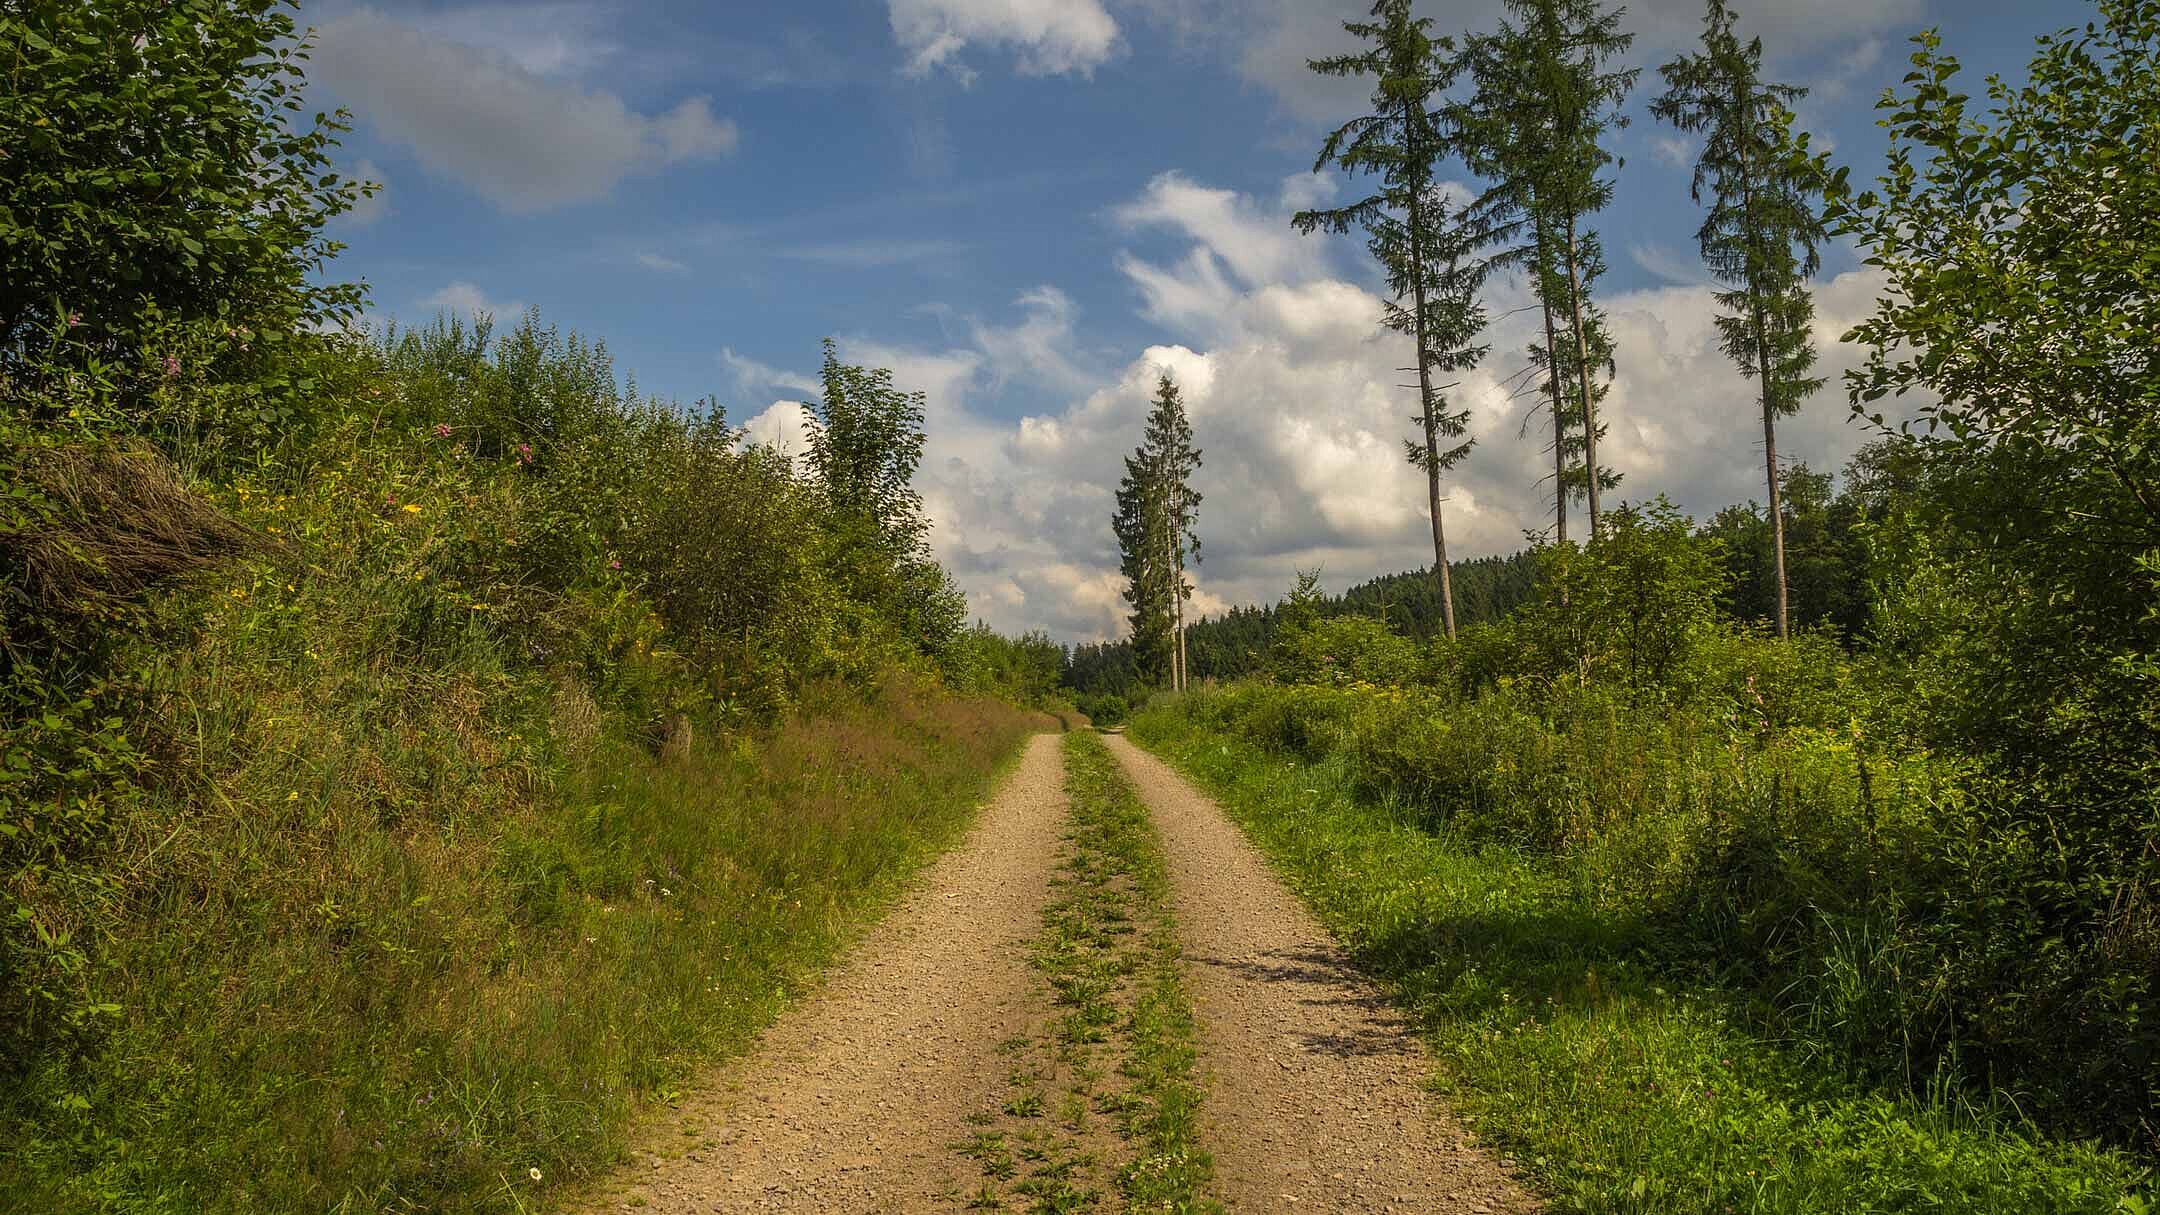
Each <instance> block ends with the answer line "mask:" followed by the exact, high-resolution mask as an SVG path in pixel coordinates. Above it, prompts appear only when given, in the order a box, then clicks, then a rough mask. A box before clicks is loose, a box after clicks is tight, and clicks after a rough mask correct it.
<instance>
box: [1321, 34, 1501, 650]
mask: <svg viewBox="0 0 2160 1215" xmlns="http://www.w3.org/2000/svg"><path fill="white" fill-rule="evenodd" d="M1372 15H1373V18H1374V20H1372V21H1370V22H1358V21H1349V22H1344V23H1343V28H1344V29H1345V30H1348V31H1349V32H1350V33H1352V34H1355V35H1357V36H1358V37H1360V38H1363V39H1365V40H1366V41H1368V42H1370V43H1371V44H1372V46H1371V47H1370V49H1368V50H1365V51H1362V52H1359V53H1357V54H1352V55H1339V56H1336V57H1334V58H1330V59H1316V60H1312V61H1310V66H1311V67H1312V70H1313V71H1315V72H1318V73H1320V74H1321V75H1324V76H1371V77H1373V80H1374V84H1373V94H1372V110H1373V112H1372V113H1370V114H1367V115H1364V116H1362V117H1359V118H1354V119H1352V120H1351V121H1349V122H1347V123H1345V124H1344V125H1343V126H1342V127H1340V128H1339V129H1337V130H1336V131H1335V132H1334V133H1333V134H1331V135H1329V136H1328V138H1327V142H1326V143H1325V144H1324V145H1322V147H1321V150H1320V156H1319V158H1318V159H1317V160H1316V161H1315V162H1314V163H1313V171H1314V172H1316V173H1317V172H1319V171H1320V170H1322V169H1324V168H1326V167H1328V166H1329V165H1335V166H1338V167H1340V168H1341V169H1343V170H1344V171H1345V172H1348V173H1370V174H1373V175H1375V176H1377V177H1378V178H1379V179H1380V188H1379V190H1378V191H1377V192H1376V193H1374V194H1372V195H1369V196H1368V197H1366V198H1363V199H1360V200H1358V201H1357V202H1354V203H1351V204H1350V205H1348V206H1345V207H1337V208H1334V209H1332V210H1321V211H1303V212H1300V213H1298V215H1297V216H1295V217H1294V219H1293V221H1292V222H1293V223H1295V224H1296V225H1297V228H1298V230H1299V231H1301V232H1305V233H1311V232H1313V231H1315V230H1325V231H1329V232H1337V233H1340V232H1347V231H1349V230H1350V229H1351V228H1352V227H1360V228H1363V229H1364V230H1365V233H1366V237H1367V240H1366V246H1367V248H1369V249H1370V250H1371V251H1372V254H1373V256H1374V258H1376V259H1377V260H1378V261H1379V262H1380V264H1381V266H1382V267H1383V268H1384V269H1385V271H1386V273H1387V280H1388V288H1389V290H1390V291H1392V292H1393V293H1394V298H1393V299H1391V300H1389V301H1388V304H1387V313H1386V316H1385V323H1386V324H1387V326H1388V327H1389V328H1391V329H1393V330H1395V331H1396V332H1398V333H1403V334H1407V335H1409V336H1410V338H1411V339H1412V340H1413V342H1414V343H1415V344H1416V358H1417V391H1418V412H1417V413H1416V414H1415V415H1413V417H1412V418H1411V421H1412V423H1413V424H1415V425H1416V426H1417V428H1418V436H1419V437H1418V438H1417V439H1416V440H1411V441H1407V442H1405V443H1404V445H1403V446H1404V452H1405V454H1406V455H1407V456H1408V457H1409V460H1410V463H1411V464H1412V465H1413V466H1415V467H1416V468H1418V469H1420V470H1422V471H1423V472H1424V473H1425V485H1426V509H1427V512H1428V514H1429V516H1430V518H1431V520H1432V537H1433V578H1434V579H1435V580H1436V581H1437V582H1438V583H1439V587H1440V602H1441V606H1442V609H1443V612H1444V614H1445V619H1446V627H1447V634H1448V636H1450V637H1453V636H1454V635H1455V596H1454V590H1453V587H1452V586H1450V584H1449V573H1448V556H1447V531H1446V528H1445V526H1444V525H1443V523H1442V520H1441V512H1440V502H1441V498H1440V479H1441V477H1442V475H1444V474H1445V473H1446V472H1447V471H1448V470H1449V469H1452V468H1454V467H1455V466H1456V465H1457V464H1459V463H1461V462H1462V461H1463V459H1464V458H1465V457H1467V456H1468V455H1469V454H1470V449H1471V447H1472V446H1474V445H1475V443H1476V440H1475V439H1468V438H1464V435H1465V433H1466V432H1467V431H1468V429H1469V421H1470V411H1469V410H1468V409H1457V408H1454V407H1452V406H1451V404H1450V402H1449V400H1448V397H1447V391H1448V389H1450V388H1452V387H1454V385H1453V384H1441V385H1435V384H1434V383H1433V373H1434V372H1440V373H1442V374H1449V373H1454V372H1459V371H1465V370H1468V369H1470V368H1472V367H1475V366H1476V365H1477V363H1478V361H1479V360H1480V359H1481V358H1483V357H1484V355H1485V352H1486V348H1485V347H1483V346H1479V345H1477V344H1476V341H1477V336H1478V334H1479V333H1480V332H1482V331H1483V330H1484V328H1485V312H1484V309H1483V308H1482V307H1481V306H1480V305H1479V303H1478V299H1477V292H1478V288H1479V287H1480V286H1481V285H1482V283H1483V280H1484V273H1485V270H1484V264H1483V263H1482V262H1481V261H1479V260H1478V259H1477V258H1476V257H1475V256H1474V255H1475V253H1476V251H1477V250H1476V242H1475V241H1474V240H1473V239H1472V237H1471V235H1470V233H1469V231H1468V230H1467V229H1466V228H1465V227H1463V226H1462V225H1461V224H1459V223H1454V222H1451V217H1450V208H1449V206H1448V203H1447V200H1446V199H1445V197H1444V196H1443V195H1442V194H1441V192H1440V191H1439V189H1438V188H1437V186H1436V182H1435V176H1436V172H1435V170H1436V166H1437V165H1438V163H1439V161H1440V160H1441V158H1442V157H1443V156H1444V155H1445V154H1446V153H1447V150H1448V146H1449V141H1448V139H1447V137H1446V133H1445V129H1444V127H1443V124H1442V123H1441V121H1440V116H1439V113H1438V112H1437V110H1436V109H1435V107H1434V104H1433V102H1434V98H1435V97H1436V95H1437V94H1439V93H1440V92H1441V91H1442V90H1444V89H1446V88H1447V87H1448V85H1449V84H1450V83H1451V82H1452V80H1453V78H1454V73H1455V70H1456V69H1455V66H1454V59H1453V55H1452V52H1453V49H1454V48H1453V46H1452V44H1450V43H1449V42H1447V41H1446V40H1444V39H1442V40H1439V41H1435V40H1434V39H1433V38H1432V36H1431V35H1430V34H1429V33H1428V30H1429V29H1430V27H1431V24H1432V23H1431V22H1430V21H1429V20H1426V19H1422V18H1412V17H1411V15H1410V0H1377V2H1376V3H1375V4H1374V5H1373V9H1372ZM1406 301H1407V302H1406ZM1442 440H1446V443H1445V444H1444V445H1443V443H1442ZM1458 440H1459V441H1458Z"/></svg>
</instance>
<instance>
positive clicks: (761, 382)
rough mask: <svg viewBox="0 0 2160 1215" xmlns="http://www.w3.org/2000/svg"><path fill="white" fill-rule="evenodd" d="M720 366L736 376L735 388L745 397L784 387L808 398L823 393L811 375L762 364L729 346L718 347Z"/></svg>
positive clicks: (820, 386) (821, 387) (822, 389)
mask: <svg viewBox="0 0 2160 1215" xmlns="http://www.w3.org/2000/svg"><path fill="white" fill-rule="evenodd" d="M720 365H721V366H723V367H725V368H727V369H728V374H730V375H732V376H734V377H735V388H736V390H737V391H739V392H741V393H742V394H743V395H744V396H753V397H754V396H756V395H757V394H758V393H760V392H763V391H765V390H767V389H772V388H785V389H788V390H790V391H793V392H800V393H804V394H806V395H808V396H816V395H817V394H818V393H820V392H822V391H824V388H823V386H822V385H820V384H819V383H818V382H817V379H816V377H814V376H807V375H803V374H800V373H798V372H793V371H787V370H784V369H782V368H779V367H775V366H773V365H772V364H770V363H761V362H759V361H758V360H756V359H753V358H751V357H750V356H748V355H743V354H737V353H735V350H734V348H733V347H731V346H723V347H721V349H720Z"/></svg>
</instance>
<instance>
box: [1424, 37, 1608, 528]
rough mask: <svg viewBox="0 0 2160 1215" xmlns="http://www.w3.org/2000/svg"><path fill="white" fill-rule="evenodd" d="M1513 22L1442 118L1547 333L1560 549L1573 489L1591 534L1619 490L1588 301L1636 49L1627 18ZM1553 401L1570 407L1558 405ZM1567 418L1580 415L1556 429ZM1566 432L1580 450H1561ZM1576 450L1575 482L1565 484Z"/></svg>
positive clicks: (1483, 52) (1489, 234)
mask: <svg viewBox="0 0 2160 1215" xmlns="http://www.w3.org/2000/svg"><path fill="white" fill-rule="evenodd" d="M1506 4H1507V10H1508V13H1509V17H1510V19H1507V20H1503V21H1501V23H1500V28H1499V29H1498V30H1497V31H1495V32H1493V33H1489V34H1481V35H1474V36H1472V37H1470V38H1469V39H1468V40H1466V42H1465V44H1464V49H1463V54H1462V60H1461V61H1462V64H1463V66H1464V67H1465V68H1466V69H1467V70H1468V72H1469V73H1470V76H1471V78H1472V80H1473V82H1474V83H1475V88H1474V90H1473V91H1472V93H1471V94H1470V96H1468V97H1467V98H1463V99H1458V100H1457V101H1456V102H1455V103H1453V104H1451V105H1450V107H1449V109H1448V116H1449V121H1450V123H1451V125H1452V127H1453V128H1454V129H1455V130H1456V131H1457V132H1458V133H1459V135H1460V137H1461V138H1460V146H1461V148H1462V151H1463V155H1464V159H1465V162H1466V163H1467V164H1468V165H1469V167H1470V168H1471V170H1472V171H1473V172H1475V173H1477V174H1478V175H1479V176H1480V177H1483V178H1485V179H1486V180H1487V181H1488V182H1489V183H1490V184H1489V185H1488V186H1487V188H1486V189H1485V191H1484V192H1483V193H1482V194H1481V195H1480V196H1479V197H1478V199H1477V201H1476V203H1475V204H1474V205H1473V206H1472V207H1471V208H1470V211H1469V214H1470V217H1471V220H1472V226H1473V228H1474V230H1476V231H1477V232H1478V233H1479V235H1480V237H1481V238H1482V239H1485V240H1488V241H1491V242H1493V243H1496V244H1499V245H1501V246H1503V247H1502V249H1501V252H1500V253H1499V254H1498V255H1497V257H1496V258H1495V262H1496V264H1500V265H1509V264H1513V265H1519V266H1523V267H1525V268H1527V269H1528V271H1529V272H1530V277H1531V282H1532V285H1533V286H1534V287H1535V288H1536V290H1537V294H1538V302H1539V307H1540V311H1541V312H1542V313H1543V314H1544V321H1545V335H1546V337H1545V343H1544V351H1545V365H1546V372H1547V375H1546V389H1547V393H1548V395H1549V397H1550V403H1551V407H1552V410H1553V459H1554V480H1555V482H1556V483H1557V484H1556V486H1555V490H1554V497H1555V499H1556V503H1555V508H1554V517H1555V529H1556V531H1557V533H1558V538H1559V539H1562V540H1565V539H1566V538H1567V499H1568V495H1569V493H1570V492H1571V491H1570V485H1571V483H1576V482H1579V483H1580V485H1581V487H1582V492H1583V495H1584V497H1585V499H1586V502H1587V505H1588V506H1589V511H1590V532H1591V536H1592V538H1595V536H1596V534H1597V525H1598V517H1599V513H1600V503H1599V494H1600V491H1601V490H1604V489H1609V488H1612V486H1613V485H1614V484H1616V483H1617V481H1618V478H1617V477H1616V476H1614V475H1613V474H1611V473H1610V471H1609V470H1607V469H1606V468H1604V467H1603V466H1602V465H1600V464H1599V463H1598V459H1597V441H1598V439H1599V437H1600V436H1601V435H1602V434H1603V433H1604V431H1605V427H1604V426H1603V425H1602V424H1601V423H1599V421H1598V420H1597V401H1598V398H1599V396H1601V395H1602V393H1601V391H1600V390H1599V387H1598V385H1599V380H1600V374H1599V373H1600V370H1601V366H1602V368H1603V369H1605V370H1606V371H1607V373H1608V374H1609V369H1610V356H1609V353H1608V354H1606V355H1604V356H1602V357H1601V355H1600V353H1599V350H1598V341H1597V335H1596V332H1595V322H1594V317H1595V310H1594V308H1593V306H1592V305H1591V303H1590V288H1591V287H1592V286H1593V285H1594V284H1595V281H1596V279H1597V276H1598V273H1599V271H1600V270H1601V268H1602V257H1601V255H1600V253H1599V251H1598V244H1597V234H1596V232H1595V231H1594V230H1592V229H1591V228H1590V227H1589V224H1588V220H1589V218H1590V217H1591V216H1592V215H1595V214H1596V213H1597V212H1599V211H1601V210H1603V209H1604V208H1605V206H1606V205H1607V204H1608V203H1610V202H1611V201H1612V180H1611V178H1610V177H1608V176H1604V175H1603V174H1604V170H1605V169H1606V167H1607V166H1609V165H1613V164H1615V163H1617V161H1616V158H1615V157H1614V156H1613V155H1612V154H1611V153H1610V152H1609V151H1607V150H1606V149H1605V146H1604V138H1605V136H1606V135H1607V134H1608V133H1609V132H1611V131H1612V130H1614V129H1615V128H1618V127H1622V126H1625V125H1627V118H1626V116H1625V115H1624V114H1622V113H1621V112H1620V106H1621V103H1622V102H1624V101H1625V100H1626V98H1627V95H1628V92H1629V91H1630V90H1631V89H1632V88H1633V87H1634V84H1635V77H1636V74H1637V70H1636V69H1633V68H1614V67H1613V66H1612V64H1613V62H1614V61H1615V60H1617V59H1618V58H1619V57H1620V56H1622V55H1624V54H1625V53H1626V52H1627V50H1628V48H1629V47H1630V46H1632V45H1633V43H1634V35H1632V34H1629V33H1626V32H1624V31H1623V30H1622V29H1621V28H1620V16H1621V12H1622V11H1623V10H1618V9H1607V8H1606V7H1605V6H1604V5H1603V4H1602V3H1601V0H1506ZM1563 392H1566V393H1567V395H1566V396H1563ZM1570 410H1572V411H1573V412H1574V414H1575V415H1576V416H1575V417H1574V418H1573V419H1569V418H1567V417H1565V416H1564V415H1565V414H1566V413H1567V412H1569V411H1570ZM1571 430H1573V431H1575V432H1576V434H1577V437H1576V438H1574V439H1572V440H1571V439H1570V437H1569V433H1570V431H1571ZM1578 443H1579V444H1580V447H1581V451H1582V464H1583V468H1584V470H1585V471H1584V472H1583V473H1582V474H1580V476H1572V475H1571V473H1570V468H1571V465H1570V463H1569V451H1570V448H1571V447H1573V446H1574V445H1576V444H1578Z"/></svg>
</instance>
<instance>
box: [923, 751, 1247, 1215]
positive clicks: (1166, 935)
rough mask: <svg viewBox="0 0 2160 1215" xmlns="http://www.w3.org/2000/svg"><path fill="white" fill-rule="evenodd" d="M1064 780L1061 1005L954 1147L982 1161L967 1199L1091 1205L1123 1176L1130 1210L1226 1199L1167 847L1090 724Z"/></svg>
mask: <svg viewBox="0 0 2160 1215" xmlns="http://www.w3.org/2000/svg"><path fill="white" fill-rule="evenodd" d="M1065 782H1066V789H1067V792H1068V794H1069V795H1070V797H1071V799H1072V830H1071V832H1070V834H1069V835H1068V837H1067V841H1066V842H1067V856H1066V860H1065V871H1064V875H1063V876H1062V877H1061V879H1060V880H1059V883H1058V886H1057V891H1056V893H1055V895H1054V896H1053V897H1052V899H1051V901H1050V904H1049V906H1048V907H1047V908H1045V910H1044V912H1043V933H1042V935H1041V937H1039V938H1038V939H1037V942H1036V946H1035V955H1034V962H1035V966H1036V968H1037V969H1038V970H1039V971H1040V972H1041V973H1042V975H1043V977H1044V979H1045V980H1046V981H1047V983H1048V984H1049V986H1050V988H1051V990H1052V992H1053V993H1054V999H1055V1003H1056V1007H1057V1009H1058V1013H1057V1016H1056V1018H1055V1019H1054V1020H1053V1021H1052V1022H1051V1023H1050V1025H1049V1026H1048V1027H1047V1028H1046V1030H1045V1031H1044V1032H1043V1033H1041V1034H1039V1035H1036V1036H1034V1037H1023V1038H1017V1039H1014V1040H1013V1041H1011V1042H1008V1043H1005V1044H1004V1045H1005V1050H1006V1052H1007V1054H1008V1055H1009V1056H1010V1058H1011V1060H1012V1072H1011V1076H1012V1084H1011V1088H1010V1090H1009V1093H1008V1095H1007V1099H1006V1101H1005V1103H1004V1105H1003V1106H1002V1108H1000V1109H999V1110H997V1111H995V1112H992V1111H984V1112H982V1113H981V1114H979V1115H978V1116H977V1117H976V1118H975V1119H974V1120H973V1121H974V1122H975V1124H976V1129H975V1131H974V1133H973V1134H972V1135H971V1136H970V1137H969V1138H968V1139H967V1140H965V1141H963V1142H961V1143H958V1144H956V1145H954V1146H955V1150H957V1151H959V1152H961V1153H962V1154H963V1155H965V1156H968V1157H970V1158H971V1159H973V1160H974V1161H976V1162H977V1163H978V1164H979V1165H980V1166H981V1169H982V1180H981V1181H980V1183H979V1184H978V1185H977V1186H976V1188H975V1189H974V1190H973V1191H971V1192H969V1193H968V1194H966V1195H963V1196H961V1197H964V1198H965V1199H966V1200H967V1201H968V1204H969V1205H970V1206H971V1207H972V1208H974V1209H978V1210H1028V1211H1035V1212H1062V1211H1079V1210H1089V1209H1093V1208H1095V1207H1096V1206H1097V1205H1098V1204H1099V1203H1100V1202H1101V1201H1102V1200H1103V1198H1104V1197H1105V1196H1106V1195H1105V1193H1104V1188H1105V1187H1111V1188H1114V1189H1115V1190H1116V1192H1117V1195H1118V1197H1119V1198H1120V1199H1121V1200H1122V1202H1123V1204H1124V1206H1125V1209H1126V1210H1129V1211H1135V1212H1138V1211H1174V1212H1196V1211H1219V1210H1220V1209H1221V1208H1220V1207H1219V1206H1218V1205H1217V1204H1215V1203H1214V1202H1212V1201H1211V1200H1209V1199H1208V1198H1207V1197H1206V1196H1205V1189H1206V1186H1207V1182H1208V1178H1209V1177H1210V1175H1211V1173H1212V1168H1213V1166H1212V1163H1211V1161H1210V1160H1209V1158H1208V1156H1207V1153H1205V1152H1204V1151H1201V1150H1200V1149H1199V1148H1198V1147H1197V1146H1196V1145H1195V1143H1194V1141H1193V1139H1194V1131H1195V1126H1196V1124H1197V1119H1198V1111H1199V1106H1200V1100H1201V1089H1200V1086H1199V1083H1198V1081H1197V1080H1196V1079H1195V1078H1194V1066H1195V1060H1196V1058H1197V1049H1196V1046H1195V1028H1194V1025H1193V1017H1192V1008H1191V1004H1190V1002H1189V1001H1188V999H1187V997H1186V993H1185V989H1184V979H1183V974H1182V970H1181V967H1180V963H1179V952H1178V942H1177V929H1176V924H1175V923H1174V922H1173V921H1172V919H1171V915H1170V911H1169V897H1170V889H1169V878H1168V876H1167V874H1166V872H1165V870H1164V867H1163V855H1162V845H1161V843H1160V841H1159V840H1157V838H1156V836H1155V831H1154V828H1153V826H1152V825H1151V824H1150V823H1149V821H1148V816H1147V810H1146V808H1145V807H1144V806H1142V805H1141V803H1140V800H1139V797H1138V796H1137V795H1136V794H1135V793H1134V791H1133V789H1132V787H1131V785H1130V784H1128V783H1127V782H1126V781H1125V778H1124V776H1123V775H1122V774H1121V773H1120V772H1119V771H1118V769H1117V764H1116V761H1115V760H1114V759H1112V758H1111V756H1110V752H1109V751H1108V750H1107V749H1106V748H1105V747H1104V746H1103V745H1102V742H1101V741H1100V740H1099V739H1097V738H1096V737H1095V735H1094V734H1093V732H1091V731H1085V730H1082V731H1075V732H1073V733H1071V734H1068V735H1066V736H1065ZM1098 1183H1100V1184H1098Z"/></svg>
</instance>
